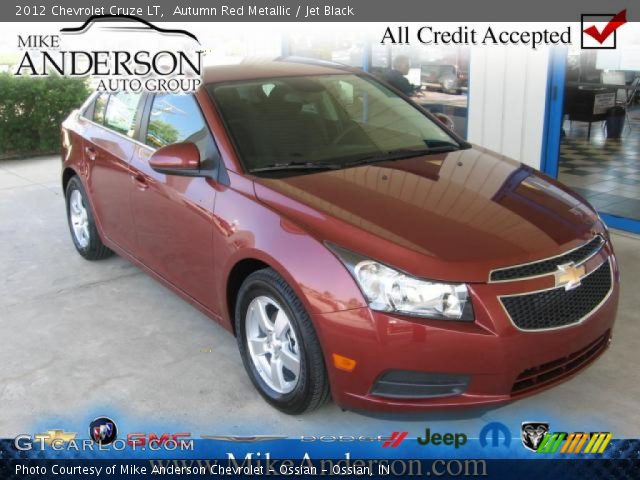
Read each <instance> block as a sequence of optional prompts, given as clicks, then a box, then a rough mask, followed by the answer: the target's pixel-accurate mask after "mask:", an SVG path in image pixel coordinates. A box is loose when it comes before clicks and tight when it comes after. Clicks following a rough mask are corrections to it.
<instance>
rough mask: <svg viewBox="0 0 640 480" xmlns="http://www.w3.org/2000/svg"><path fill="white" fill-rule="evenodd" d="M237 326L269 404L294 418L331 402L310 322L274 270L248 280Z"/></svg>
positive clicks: (253, 377)
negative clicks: (328, 401)
mask: <svg viewBox="0 0 640 480" xmlns="http://www.w3.org/2000/svg"><path fill="white" fill-rule="evenodd" d="M235 323H236V333H237V338H238V348H239V349H240V354H241V356H242V361H243V363H244V367H245V369H246V371H247V373H248V374H249V377H250V378H251V381H252V382H253V384H254V386H255V387H256V388H257V389H258V391H259V392H260V394H261V395H262V396H263V397H264V399H265V400H266V401H267V402H269V403H270V404H271V405H273V406H274V407H275V408H277V409H278V410H280V411H282V412H284V413H288V414H291V415H296V414H301V413H304V412H307V411H311V410H315V409H316V408H318V407H320V406H321V405H323V404H324V403H326V402H327V400H328V399H329V382H328V380H327V372H326V368H325V365H324V359H323V356H322V351H321V349H320V344H319V342H318V338H317V336H316V333H315V330H314V328H313V325H312V324H311V319H310V318H309V315H308V314H307V312H306V311H305V309H304V307H303V305H302V303H301V302H300V300H299V299H298V297H297V296H296V294H295V293H294V292H293V290H292V289H291V287H290V286H289V285H288V284H287V283H286V282H285V281H284V279H282V277H280V275H278V274H277V273H276V272H275V271H274V270H272V269H270V268H267V269H264V270H259V271H257V272H254V273H252V274H251V275H249V276H248V277H247V279H246V280H245V281H244V283H243V284H242V286H241V287H240V291H239V293H238V301H237V303H236V312H235Z"/></svg>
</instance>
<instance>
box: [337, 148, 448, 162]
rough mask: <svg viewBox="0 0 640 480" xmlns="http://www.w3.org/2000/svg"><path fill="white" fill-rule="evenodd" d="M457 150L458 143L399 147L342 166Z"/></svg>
mask: <svg viewBox="0 0 640 480" xmlns="http://www.w3.org/2000/svg"><path fill="white" fill-rule="evenodd" d="M455 150H459V147H458V145H454V144H452V143H451V144H442V145H437V146H434V147H429V148H421V149H412V148H400V149H397V150H389V151H387V152H383V153H380V154H375V155H368V156H366V157H361V158H358V159H356V160H353V161H351V162H348V163H346V164H344V165H343V166H344V167H352V166H354V165H363V164H366V163H375V162H386V161H389V160H402V159H405V158H413V157H421V156H423V155H429V154H432V153H442V152H453V151H455Z"/></svg>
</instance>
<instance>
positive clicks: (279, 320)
mask: <svg viewBox="0 0 640 480" xmlns="http://www.w3.org/2000/svg"><path fill="white" fill-rule="evenodd" d="M245 320H246V323H245V325H246V328H245V335H246V340H247V347H248V350H249V356H250V357H251V361H252V362H253V365H254V366H255V368H256V370H257V372H258V374H259V375H260V378H261V379H262V380H263V381H264V382H265V383H266V384H267V385H268V386H269V388H271V389H273V390H274V391H275V392H277V393H279V394H287V393H290V392H292V391H293V389H294V388H295V387H296V385H297V383H298V379H299V377H300V344H299V343H298V339H297V338H296V334H295V331H294V329H293V326H292V324H291V320H290V319H289V316H288V315H287V313H286V312H285V311H284V310H283V309H282V307H281V306H280V305H279V304H278V303H277V302H276V301H275V300H273V299H272V298H270V297H267V296H259V297H256V298H254V299H253V300H252V301H251V303H250V304H249V308H247V314H246V319H245Z"/></svg>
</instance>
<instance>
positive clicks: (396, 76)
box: [383, 55, 420, 95]
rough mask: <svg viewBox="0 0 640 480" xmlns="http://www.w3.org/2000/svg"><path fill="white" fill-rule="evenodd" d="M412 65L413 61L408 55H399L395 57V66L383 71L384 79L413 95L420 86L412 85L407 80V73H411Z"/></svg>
mask: <svg viewBox="0 0 640 480" xmlns="http://www.w3.org/2000/svg"><path fill="white" fill-rule="evenodd" d="M410 66H411V62H410V61H409V57H407V56H406V55H398V56H397V57H395V58H394V59H393V68H390V69H388V70H386V71H385V72H384V73H383V79H384V80H385V81H387V82H388V83H390V84H391V85H392V86H394V87H395V88H397V89H398V90H400V91H401V92H402V93H404V94H405V95H413V94H414V93H416V92H417V91H418V90H419V88H420V87H419V86H416V85H412V84H411V82H409V80H407V77H405V75H407V74H408V73H409V67H410Z"/></svg>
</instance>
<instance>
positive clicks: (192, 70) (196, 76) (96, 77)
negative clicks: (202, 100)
mask: <svg viewBox="0 0 640 480" xmlns="http://www.w3.org/2000/svg"><path fill="white" fill-rule="evenodd" d="M17 40H18V48H19V49H20V50H22V51H23V54H22V58H21V61H20V63H19V64H18V67H17V68H16V70H15V71H14V75H16V76H25V77H26V76H46V75H50V74H58V75H64V76H70V77H90V78H91V80H92V82H93V83H94V84H95V88H96V90H98V91H101V92H116V91H125V92H142V91H147V92H192V91H194V90H196V89H197V88H198V87H199V86H200V84H201V79H200V76H201V72H202V55H203V51H202V49H201V48H200V42H199V41H198V38H197V37H196V36H195V35H194V34H192V33H190V32H188V31H186V30H177V29H165V28H160V27H157V26H155V25H153V24H151V23H150V22H147V21H146V20H144V19H141V18H138V17H134V16H129V15H95V16H92V17H90V18H89V19H88V20H87V21H86V22H85V23H84V24H82V25H80V26H77V27H67V28H62V29H61V30H60V32H59V33H58V34H27V35H24V34H20V35H18V39H17ZM132 45H135V46H136V49H132V48H131V46H132ZM77 47H81V48H77Z"/></svg>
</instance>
